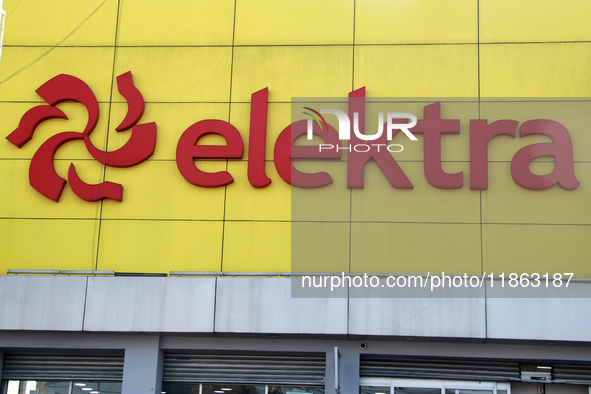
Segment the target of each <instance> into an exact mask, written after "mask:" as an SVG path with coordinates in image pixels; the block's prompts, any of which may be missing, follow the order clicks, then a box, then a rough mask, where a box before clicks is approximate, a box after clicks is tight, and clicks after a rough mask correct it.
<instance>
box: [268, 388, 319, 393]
mask: <svg viewBox="0 0 591 394" xmlns="http://www.w3.org/2000/svg"><path fill="white" fill-rule="evenodd" d="M268 389H269V391H268V392H267V394H305V393H310V394H324V388H318V387H286V386H268Z"/></svg>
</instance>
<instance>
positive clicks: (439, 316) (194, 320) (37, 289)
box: [0, 276, 591, 342]
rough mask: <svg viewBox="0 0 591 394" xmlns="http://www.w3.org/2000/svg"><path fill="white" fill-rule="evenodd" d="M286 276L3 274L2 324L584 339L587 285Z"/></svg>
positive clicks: (590, 292)
mask: <svg viewBox="0 0 591 394" xmlns="http://www.w3.org/2000/svg"><path fill="white" fill-rule="evenodd" d="M288 281H289V279H286V278H246V277H237V278H231V277H223V278H214V277H197V278H195V277H182V278H178V277H166V278H153V277H152V278H145V277H88V278H87V277H53V276H51V277H46V276H0V329H1V330H27V331H30V330H35V331H85V332H146V333H196V334H206V335H214V334H215V335H222V336H223V335H244V334H252V335H263V336H264V335H268V334H278V335H292V336H294V335H304V336H331V337H334V338H337V337H340V338H345V337H349V338H366V337H375V338H383V339H388V338H391V339H392V338H397V337H427V338H449V339H451V338H453V339H469V340H475V341H481V342H483V341H486V340H511V341H514V340H518V341H519V340H526V341H530V340H537V341H577V342H591V331H590V330H589V329H588V328H589V327H590V326H591V303H589V302H588V298H589V297H591V285H589V284H583V283H572V284H571V285H570V286H571V287H572V288H573V289H574V290H573V293H571V294H572V295H574V296H577V297H578V298H493V297H491V296H490V294H489V292H488V293H487V294H489V295H488V296H486V297H485V296H484V293H483V295H482V296H481V297H473V298H425V296H426V295H428V294H429V293H428V289H425V292H424V294H418V296H417V297H415V298H410V299H408V298H353V297H348V298H292V295H291V292H290V284H289V283H288ZM32 289H34V291H32ZM493 294H494V293H493ZM497 296H498V295H497Z"/></svg>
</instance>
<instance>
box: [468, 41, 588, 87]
mask: <svg viewBox="0 0 591 394" xmlns="http://www.w3.org/2000/svg"><path fill="white" fill-rule="evenodd" d="M589 63H591V43H555V44H488V45H481V46H480V93H481V95H482V97H589V96H591V78H589V67H588V65H589Z"/></svg>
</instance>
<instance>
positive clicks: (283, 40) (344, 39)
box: [235, 0, 353, 45]
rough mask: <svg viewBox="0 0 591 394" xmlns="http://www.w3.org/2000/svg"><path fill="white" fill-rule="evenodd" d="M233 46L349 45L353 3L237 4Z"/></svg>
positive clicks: (303, 0) (285, 1)
mask: <svg viewBox="0 0 591 394" xmlns="http://www.w3.org/2000/svg"><path fill="white" fill-rule="evenodd" d="M235 43H236V45H260V44H278V45H297V44H300V45H301V44H352V43H353V1H352V0H348V1H342V0H328V1H322V2H319V1H314V0H283V1H268V0H254V1H252V0H249V1H238V2H237V3H236V40H235Z"/></svg>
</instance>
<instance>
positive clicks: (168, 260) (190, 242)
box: [98, 220, 223, 273]
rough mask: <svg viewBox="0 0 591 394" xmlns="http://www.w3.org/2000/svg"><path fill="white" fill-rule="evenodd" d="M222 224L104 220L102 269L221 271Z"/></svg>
mask: <svg viewBox="0 0 591 394" xmlns="http://www.w3.org/2000/svg"><path fill="white" fill-rule="evenodd" d="M222 227H223V225H222V222H221V221H176V220H174V221H159V220H103V222H102V224H101V238H100V244H99V257H98V269H99V270H116V271H119V272H161V273H168V271H219V270H220V262H221V248H222Z"/></svg>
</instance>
